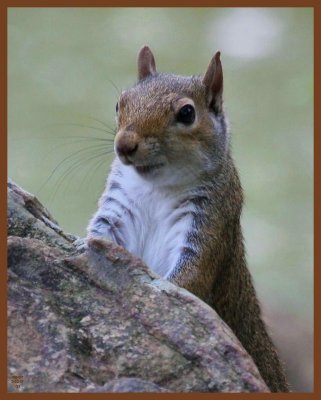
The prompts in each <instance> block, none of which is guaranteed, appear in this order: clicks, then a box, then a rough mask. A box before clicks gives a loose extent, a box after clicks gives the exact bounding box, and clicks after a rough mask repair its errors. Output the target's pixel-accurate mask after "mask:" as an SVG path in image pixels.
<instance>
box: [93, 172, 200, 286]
mask: <svg viewBox="0 0 321 400" xmlns="http://www.w3.org/2000/svg"><path fill="white" fill-rule="evenodd" d="M118 171H120V174H117V173H114V174H113V173H111V175H110V177H109V182H108V185H107V188H106V192H105V193H104V194H103V197H102V200H101V204H100V210H99V211H98V212H100V213H103V214H105V215H106V216H116V217H117V218H121V221H122V224H121V227H120V228H119V233H120V235H121V240H122V242H123V243H122V244H123V245H124V247H126V248H127V250H129V251H130V252H132V253H134V254H135V255H137V256H138V257H140V258H142V259H143V260H144V261H145V263H146V264H147V265H148V266H149V267H150V268H151V269H152V270H154V271H155V272H156V273H158V274H159V275H161V276H163V277H165V278H167V277H168V276H169V275H170V274H171V273H172V272H173V271H174V270H175V267H176V266H177V264H178V262H179V260H180V257H181V254H182V252H183V251H184V248H186V247H187V235H188V232H190V231H191V230H192V226H193V213H194V211H195V207H194V205H193V204H192V203H191V202H189V201H188V200H186V199H187V198H188V192H186V191H173V190H172V191H168V190H167V191H165V190H164V189H162V188H160V187H158V186H157V185H155V184H153V183H150V182H148V181H146V180H144V179H143V178H141V177H140V176H139V175H138V174H137V173H136V172H135V171H134V170H133V169H132V168H131V167H127V166H121V167H120V168H118ZM115 183H116V184H115ZM108 199H113V200H112V201H110V200H108ZM188 247H189V248H190V247H191V245H190V244H189V245H188Z"/></svg>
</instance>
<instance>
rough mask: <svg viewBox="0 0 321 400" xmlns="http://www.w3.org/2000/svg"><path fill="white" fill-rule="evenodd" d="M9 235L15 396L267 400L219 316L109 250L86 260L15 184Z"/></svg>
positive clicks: (92, 251) (102, 246) (100, 248)
mask: <svg viewBox="0 0 321 400" xmlns="http://www.w3.org/2000/svg"><path fill="white" fill-rule="evenodd" d="M8 231H9V238H8V266H9V272H8V278H9V284H8V314H9V326H8V364H9V365H8V385H9V391H13V392H14V391H24V392H40V391H42V392H52V391H56V392H158V391H164V392H167V391H170V392H190V391H200V392H268V391H269V390H268V388H267V386H266V385H265V383H264V382H263V380H262V378H261V377H260V375H259V373H258V370H257V368H256V366H255V364H254V363H253V361H252V359H251V358H250V356H249V355H248V354H247V353H246V351H245V350H244V349H243V348H242V346H241V344H240V343H239V341H238V340H237V338H236V337H235V336H234V334H233V333H232V332H231V330H230V329H229V328H228V327H227V325H226V324H225V323H224V322H223V321H222V320H221V319H220V318H219V317H218V315H217V314H216V313H215V311H214V310H212V309H211V308H210V307H209V306H207V305H206V304H205V303H203V302H202V301H201V300H199V299H197V298H196V297H195V296H193V295H192V294H190V293H189V292H187V291H186V290H184V289H181V288H178V287H176V286H174V285H172V284H171V283H169V282H167V281H166V280H163V279H161V278H160V277H158V276H157V275H155V274H154V273H153V272H151V271H150V270H149V269H148V267H147V266H146V265H144V263H143V262H142V261H141V260H140V259H138V258H136V257H134V256H133V255H131V254H130V253H128V252H127V251H126V250H125V249H123V248H121V247H118V246H116V245H114V244H112V243H111V242H109V241H103V240H92V241H91V242H90V243H89V249H88V250H86V251H84V252H82V253H80V252H79V251H77V250H76V247H75V246H74V244H73V242H74V240H75V239H76V237H74V236H72V235H68V234H66V233H64V232H63V231H62V230H61V229H60V228H59V226H58V224H57V222H55V221H54V220H53V218H52V217H51V215H50V213H49V212H48V211H47V210H46V209H45V208H44V207H43V206H42V205H41V204H40V203H39V201H38V200H37V199H36V198H35V197H34V196H32V195H31V194H29V193H27V192H25V191H23V190H22V189H21V188H19V187H18V186H17V185H15V184H14V183H13V182H12V181H11V182H9V184H8ZM17 382H18V384H17ZM19 385H20V386H19Z"/></svg>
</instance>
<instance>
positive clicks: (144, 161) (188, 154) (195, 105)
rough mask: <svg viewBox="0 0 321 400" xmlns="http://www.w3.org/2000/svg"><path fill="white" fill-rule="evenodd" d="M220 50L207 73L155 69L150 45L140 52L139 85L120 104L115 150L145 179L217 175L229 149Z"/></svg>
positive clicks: (120, 100) (180, 178) (118, 107)
mask: <svg viewBox="0 0 321 400" xmlns="http://www.w3.org/2000/svg"><path fill="white" fill-rule="evenodd" d="M222 91H223V72H222V65H221V61H220V53H219V52H217V53H216V54H215V55H214V57H213V58H212V60H211V62H210V64H209V66H208V68H207V70H206V72H205V74H204V76H202V77H199V76H192V77H184V76H177V75H173V74H163V73H157V72H156V65H155V59H154V56H153V54H152V52H151V50H150V49H149V48H148V47H143V48H142V49H141V50H140V52H139V55H138V83H137V84H136V85H135V86H134V87H132V88H131V89H128V90H126V91H124V92H122V94H121V96H120V98H119V100H118V103H117V105H116V112H117V130H118V131H117V134H116V138H115V151H116V154H117V156H118V157H119V159H120V160H121V161H122V163H123V164H125V165H128V166H131V167H132V168H134V169H135V170H136V171H137V172H138V173H139V174H140V175H141V176H143V177H144V178H146V179H149V178H152V179H155V178H156V177H162V178H164V176H165V175H166V176H167V177H171V178H172V179H175V180H177V179H179V180H183V181H184V180H186V179H190V178H191V177H192V178H195V177H199V176H200V175H202V174H204V173H209V172H210V173H212V172H213V171H215V170H216V169H217V167H218V166H219V165H220V164H221V161H222V159H223V158H224V157H225V155H226V153H227V149H228V138H227V132H226V122H225V118H224V113H223V100H222Z"/></svg>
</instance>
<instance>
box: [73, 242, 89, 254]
mask: <svg viewBox="0 0 321 400" xmlns="http://www.w3.org/2000/svg"><path fill="white" fill-rule="evenodd" d="M73 244H74V245H75V247H76V250H77V251H78V252H79V253H83V252H84V251H86V250H87V249H88V243H87V238H79V239H77V240H75V241H74V242H73Z"/></svg>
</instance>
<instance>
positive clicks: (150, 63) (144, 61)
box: [138, 46, 156, 81]
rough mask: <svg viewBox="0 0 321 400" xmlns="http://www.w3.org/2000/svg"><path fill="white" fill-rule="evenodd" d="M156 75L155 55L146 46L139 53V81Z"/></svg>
mask: <svg viewBox="0 0 321 400" xmlns="http://www.w3.org/2000/svg"><path fill="white" fill-rule="evenodd" d="M150 75H156V64H155V58H154V56H153V53H152V52H151V50H150V48H149V47H148V46H144V47H143V48H142V49H141V50H140V52H139V53H138V80H139V81H140V80H142V79H145V78H147V77H148V76H150Z"/></svg>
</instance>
